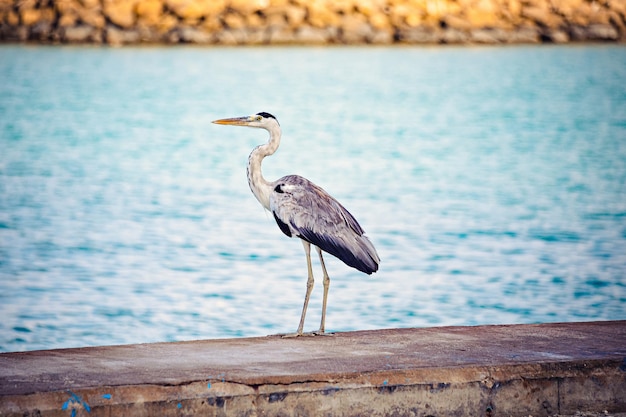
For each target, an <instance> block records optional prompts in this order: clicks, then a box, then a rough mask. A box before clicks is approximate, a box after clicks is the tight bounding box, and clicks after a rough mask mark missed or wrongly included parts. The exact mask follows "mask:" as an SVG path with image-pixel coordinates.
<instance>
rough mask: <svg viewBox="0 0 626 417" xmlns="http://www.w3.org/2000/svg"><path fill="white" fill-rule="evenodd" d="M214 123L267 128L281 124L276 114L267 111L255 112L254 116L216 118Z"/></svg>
mask: <svg viewBox="0 0 626 417" xmlns="http://www.w3.org/2000/svg"><path fill="white" fill-rule="evenodd" d="M213 123H216V124H218V125H231V126H248V127H260V128H262V129H267V130H269V129H270V128H271V127H275V126H279V124H278V120H276V118H275V117H274V116H272V115H271V114H269V113H266V112H261V113H257V114H253V115H252V116H244V117H233V118H230V119H219V120H214V121H213Z"/></svg>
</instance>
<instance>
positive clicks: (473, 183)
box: [0, 45, 626, 351]
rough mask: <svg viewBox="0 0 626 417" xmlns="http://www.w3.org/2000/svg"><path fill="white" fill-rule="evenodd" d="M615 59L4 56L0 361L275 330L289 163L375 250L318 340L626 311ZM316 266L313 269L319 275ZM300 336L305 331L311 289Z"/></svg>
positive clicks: (314, 310) (259, 52)
mask: <svg viewBox="0 0 626 417" xmlns="http://www.w3.org/2000/svg"><path fill="white" fill-rule="evenodd" d="M624 80H626V48H624V47H620V46H606V47H605V46H597V45H596V46H574V47H544V46H541V47H536V46H532V47H509V48H492V47H490V48H473V47H464V48H455V47H432V48H238V49H228V48H158V47H155V48H124V49H109V48H91V47H77V48H69V47H67V48H66V47H22V46H1V47H0V317H2V319H1V320H0V350H1V351H15V350H32V349H47V348H58V347H74V346H88V345H101V344H105V345H106V344H120V343H139V342H155V341H178V340H189V339H198V338H218V337H233V336H254V335H265V334H269V333H278V332H290V331H294V330H295V328H296V327H297V324H298V320H299V316H300V309H301V304H302V300H303V298H304V291H305V282H306V267H305V260H304V254H303V251H302V245H300V243H298V242H297V241H296V240H293V239H292V240H289V239H287V238H286V237H285V236H284V235H283V234H282V233H281V232H280V230H279V229H278V227H276V224H275V223H274V220H273V218H272V216H271V215H268V214H267V213H265V212H264V211H263V209H262V208H261V206H260V205H259V204H258V203H257V201H256V200H255V199H254V197H253V196H252V194H251V193H250V191H249V189H248V185H247V182H246V176H245V166H246V162H247V156H248V153H249V151H250V150H251V149H252V147H253V146H255V145H257V144H259V143H261V142H263V141H265V140H266V137H267V134H266V132H264V131H259V130H254V129H243V128H234V127H226V126H217V125H213V124H211V123H210V122H211V120H214V119H216V118H221V117H231V116H243V115H247V114H251V113H256V112H258V111H267V112H270V113H273V114H274V115H276V117H277V118H278V120H279V121H280V122H281V125H282V127H283V143H282V146H281V148H280V150H279V151H278V152H277V154H276V155H274V156H272V157H271V158H269V159H267V160H266V161H265V165H264V173H265V176H266V177H267V178H269V179H275V178H278V177H280V176H282V175H285V174H291V173H298V174H301V175H304V176H306V177H308V178H309V179H311V180H313V181H314V182H316V183H317V184H319V185H321V186H322V187H324V188H325V189H326V190H327V191H329V192H330V193H331V194H332V195H334V196H335V197H336V198H338V199H339V200H340V201H341V202H342V203H343V204H344V205H345V206H346V207H347V208H348V209H349V210H350V211H351V212H352V213H353V214H354V215H355V217H356V218H357V219H358V220H359V222H360V223H361V224H362V226H363V227H364V228H365V230H366V231H367V234H368V235H369V237H370V239H371V240H372V241H373V242H374V244H375V245H376V247H377V249H378V252H379V254H380V257H381V259H382V263H381V268H380V271H379V272H378V273H377V274H374V275H372V276H371V277H370V276H366V275H364V274H361V273H359V272H357V271H355V270H353V269H350V268H348V267H346V266H345V265H344V264H343V263H341V262H340V261H338V260H336V259H334V258H331V257H330V256H328V257H327V258H328V259H327V267H328V269H329V273H330V275H331V279H332V282H331V288H330V296H329V310H328V317H327V328H328V330H330V331H346V330H356V329H373V328H389V327H421V326H440V325H477V324H494V323H531V322H550V321H579V320H612V319H626V287H625V286H626V278H625V273H626V83H625V82H624ZM314 268H315V270H316V273H317V276H318V277H321V274H320V273H319V272H318V271H319V265H318V264H317V263H314ZM317 284H318V285H317V286H316V288H315V290H314V293H313V298H312V301H311V305H310V310H309V316H308V320H307V324H306V329H308V330H313V329H316V328H317V326H318V325H319V323H318V321H319V317H320V307H321V280H320V279H319V278H318V281H317Z"/></svg>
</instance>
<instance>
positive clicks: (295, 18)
mask: <svg viewBox="0 0 626 417" xmlns="http://www.w3.org/2000/svg"><path fill="white" fill-rule="evenodd" d="M282 10H283V13H284V16H285V17H286V18H287V22H289V25H291V27H292V28H294V27H298V26H300V25H302V24H303V23H304V19H305V18H306V9H305V8H304V7H296V6H293V5H288V6H285V7H284V8H282Z"/></svg>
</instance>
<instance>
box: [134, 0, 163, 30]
mask: <svg viewBox="0 0 626 417" xmlns="http://www.w3.org/2000/svg"><path fill="white" fill-rule="evenodd" d="M135 13H136V14H137V21H138V22H140V23H141V24H143V25H146V26H156V25H158V23H159V21H160V20H161V15H162V14H163V3H162V2H161V0H141V1H139V2H137V4H136V5H135Z"/></svg>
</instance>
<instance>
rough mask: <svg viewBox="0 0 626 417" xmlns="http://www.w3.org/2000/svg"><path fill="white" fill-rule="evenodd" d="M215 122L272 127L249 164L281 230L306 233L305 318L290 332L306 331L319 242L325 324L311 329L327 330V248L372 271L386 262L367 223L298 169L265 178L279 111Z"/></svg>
mask: <svg viewBox="0 0 626 417" xmlns="http://www.w3.org/2000/svg"><path fill="white" fill-rule="evenodd" d="M213 123H217V124H220V125H232V126H248V127H254V128H261V129H265V130H267V131H268V132H269V140H268V141H267V143H265V144H262V145H259V146H257V147H256V148H254V150H253V151H252V153H250V157H249V158H248V170H247V171H248V184H249V185H250V189H251V190H252V193H253V194H254V196H255V197H256V199H257V200H258V201H259V203H261V205H262V206H263V207H264V208H265V209H266V210H269V211H270V212H271V213H272V214H273V216H274V219H275V220H276V224H278V227H279V228H280V230H281V231H282V232H283V233H284V234H285V235H287V236H288V237H298V238H300V239H301V241H302V245H303V246H304V253H305V255H306V263H307V269H308V280H307V285H306V295H305V298H304V306H303V307H302V315H301V316H300V324H299V325H298V330H297V331H296V333H294V334H290V335H288V336H302V335H303V328H304V318H305V316H306V310H307V307H308V305H309V298H310V296H311V291H312V290H313V284H314V279H313V268H312V266H311V245H313V246H314V247H315V248H316V250H317V253H318V255H319V259H320V264H321V266H322V272H323V275H324V280H323V285H324V298H323V301H322V320H321V323H320V327H319V330H318V331H317V332H312V333H310V334H311V335H315V334H323V333H324V326H325V320H326V301H327V298H328V287H329V285H330V278H329V276H328V272H327V271H326V265H325V264H324V258H323V257H322V251H324V252H327V253H330V254H331V255H334V256H336V257H337V258H339V259H341V260H342V261H343V262H344V263H345V264H346V265H348V266H351V267H353V268H355V269H357V270H359V271H361V272H364V273H366V274H368V275H370V274H372V273H373V272H376V271H377V270H378V264H379V263H380V258H379V257H378V254H377V253H376V249H375V248H374V245H372V243H371V242H370V240H369V239H368V238H367V237H366V236H365V232H364V230H363V228H362V227H361V226H360V225H359V223H358V222H357V221H356V219H355V218H354V217H353V216H352V214H350V212H348V210H346V209H345V208H344V207H343V206H342V205H341V204H340V203H339V202H338V201H337V200H335V199H334V198H333V197H331V196H330V195H329V194H328V193H327V192H326V191H324V190H323V189H322V188H321V187H318V186H317V185H315V184H313V183H312V182H311V181H309V180H307V179H306V178H303V177H301V176H298V175H287V176H284V177H282V178H279V179H278V180H276V181H267V180H266V179H265V178H263V174H262V173H261V162H262V161H263V159H264V158H265V157H266V156H269V155H272V154H273V153H274V152H276V150H277V149H278V146H279V145H280V138H281V129H280V124H279V123H278V120H276V118H275V117H274V116H272V115H271V114H269V113H265V112H261V113H257V114H253V115H251V116H245V117H235V118H229V119H219V120H215V121H213Z"/></svg>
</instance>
